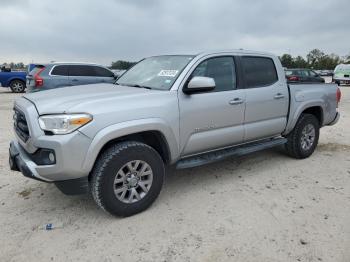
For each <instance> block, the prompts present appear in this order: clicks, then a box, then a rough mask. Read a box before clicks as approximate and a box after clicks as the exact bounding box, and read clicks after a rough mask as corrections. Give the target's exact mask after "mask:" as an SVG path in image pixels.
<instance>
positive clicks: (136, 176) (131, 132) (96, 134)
mask: <svg viewBox="0 0 350 262" xmlns="http://www.w3.org/2000/svg"><path fill="white" fill-rule="evenodd" d="M340 97H341V93H340V90H339V89H338V87H337V86H336V85H333V84H308V85H306V84H300V85H287V83H286V79H285V74H284V69H283V68H282V66H281V63H280V61H279V59H278V58H277V57H276V56H274V55H271V54H267V53H260V52H250V51H243V50H238V51H218V52H206V53H200V54H197V55H168V56H155V57H150V58H146V59H143V60H142V61H140V62H139V63H138V64H136V65H135V66H134V67H132V68H131V69H130V70H128V71H127V72H126V73H125V74H123V75H122V76H121V77H120V78H119V79H118V80H117V81H116V83H115V84H107V83H106V84H94V85H89V86H76V87H69V88H60V89H57V90H50V91H47V92H40V93H36V94H26V95H24V96H23V97H21V98H19V99H17V100H16V102H15V105H14V130H15V135H16V140H14V141H12V142H11V144H10V156H9V163H10V167H11V169H12V170H19V171H21V172H22V173H23V174H24V175H25V176H27V177H30V178H34V179H37V180H41V181H45V182H53V183H55V185H56V186H57V187H58V188H59V189H60V190H61V191H62V192H64V193H66V194H77V193H83V192H88V191H89V192H91V194H92V196H93V198H94V200H95V201H96V203H97V204H98V205H99V206H100V207H101V208H103V209H104V210H106V211H108V212H110V213H111V214H114V215H117V216H130V215H133V214H135V213H138V212H141V211H143V210H145V209H146V208H147V207H149V206H150V205H151V204H152V202H153V201H154V200H155V199H156V198H157V196H158V194H159V193H160V190H161V187H162V184H163V180H164V175H165V167H167V166H174V167H176V168H179V169H181V168H190V167H196V166H199V165H203V164H207V163H211V162H214V161H217V160H221V159H223V158H226V157H233V156H240V155H244V154H247V153H251V152H254V151H258V150H263V149H266V148H270V147H274V146H279V145H284V146H285V149H286V152H287V153H288V154H289V155H290V156H292V157H294V158H298V159H302V158H306V157H309V156H310V155H311V154H312V153H313V152H314V150H315V148H316V146H317V143H318V138H319V130H320V128H321V127H322V126H325V125H333V124H335V123H336V122H337V121H338V119H339V112H338V109H337V108H338V103H339V100H340Z"/></svg>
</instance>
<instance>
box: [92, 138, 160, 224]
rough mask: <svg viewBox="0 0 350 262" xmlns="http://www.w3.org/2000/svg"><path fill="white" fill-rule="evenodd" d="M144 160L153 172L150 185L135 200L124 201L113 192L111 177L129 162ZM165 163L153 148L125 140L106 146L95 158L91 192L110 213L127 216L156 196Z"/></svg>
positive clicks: (98, 202) (146, 204)
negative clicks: (139, 197) (142, 195)
mask: <svg viewBox="0 0 350 262" xmlns="http://www.w3.org/2000/svg"><path fill="white" fill-rule="evenodd" d="M134 160H141V161H145V162H146V163H147V164H148V165H149V166H150V167H151V170H152V172H153V181H152V184H151V186H150V188H149V190H148V192H147V193H146V195H145V196H144V197H143V198H142V199H140V200H138V201H137V202H134V203H124V202H122V201H121V200H119V199H118V198H117V196H116V194H115V193H114V187H115V185H114V181H115V180H114V179H115V178H116V176H117V173H118V170H120V169H121V168H122V167H123V166H124V165H125V164H126V163H128V162H129V161H134ZM164 174H165V168H164V162H163V160H162V158H161V157H160V155H159V154H158V152H157V151H156V150H154V149H153V148H152V147H150V146H148V145H146V144H143V143H140V142H135V141H126V142H121V143H117V144H114V145H112V146H111V147H109V148H107V149H106V150H105V151H104V152H103V153H102V154H101V155H100V156H99V158H98V159H97V160H96V163H95V166H94V168H93V170H92V172H91V179H90V191H91V193H92V196H93V198H94V200H95V202H96V203H97V205H98V206H99V207H101V208H102V209H103V210H105V211H107V212H109V213H110V214H112V215H116V216H121V217H127V216H131V215H134V214H137V213H139V212H142V211H143V210H145V209H147V208H148V207H149V206H150V205H151V204H152V203H153V202H154V201H155V199H156V198H157V197H158V195H159V193H160V191H161V188H162V186H163V181H164Z"/></svg>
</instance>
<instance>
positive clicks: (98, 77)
mask: <svg viewBox="0 0 350 262" xmlns="http://www.w3.org/2000/svg"><path fill="white" fill-rule="evenodd" d="M113 82H115V75H114V74H113V72H112V71H111V70H109V69H108V68H106V67H103V66H101V65H97V64H87V63H63V62H55V63H51V64H45V65H40V64H36V65H35V67H34V68H33V70H32V71H30V73H29V74H28V76H27V86H28V90H27V92H28V93H31V92H37V91H43V90H48V89H54V88H59V87H65V86H76V85H88V84H96V83H113Z"/></svg>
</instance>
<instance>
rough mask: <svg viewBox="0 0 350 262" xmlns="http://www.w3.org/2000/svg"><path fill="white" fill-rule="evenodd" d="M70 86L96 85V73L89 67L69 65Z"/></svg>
mask: <svg viewBox="0 0 350 262" xmlns="http://www.w3.org/2000/svg"><path fill="white" fill-rule="evenodd" d="M69 82H70V85H72V86H76V85H87V84H94V83H96V76H95V71H94V68H93V67H92V66H89V65H69Z"/></svg>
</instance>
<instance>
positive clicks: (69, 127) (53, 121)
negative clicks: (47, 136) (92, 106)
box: [39, 114, 92, 135]
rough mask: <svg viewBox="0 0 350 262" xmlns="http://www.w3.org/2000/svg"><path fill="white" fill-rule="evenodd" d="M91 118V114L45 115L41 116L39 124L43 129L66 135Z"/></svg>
mask: <svg viewBox="0 0 350 262" xmlns="http://www.w3.org/2000/svg"><path fill="white" fill-rule="evenodd" d="M91 120H92V116H91V115H89V114H70V115H69V114H62V115H45V116H41V117H39V125H40V127H41V129H42V130H45V131H49V132H52V133H54V134H56V135H64V134H69V133H71V132H73V131H74V130H77V129H78V128H80V127H82V126H84V125H86V124H87V123H89V122H90V121H91Z"/></svg>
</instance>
